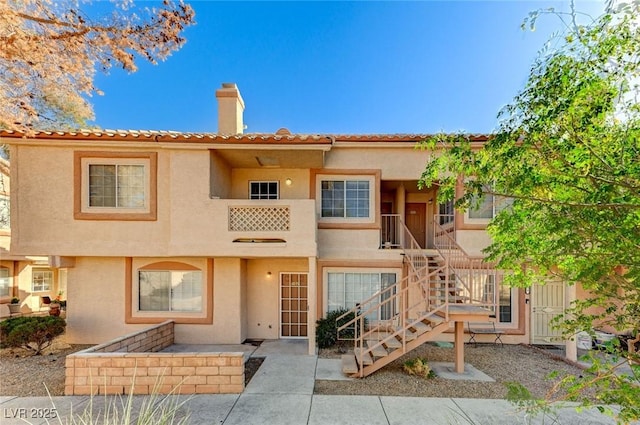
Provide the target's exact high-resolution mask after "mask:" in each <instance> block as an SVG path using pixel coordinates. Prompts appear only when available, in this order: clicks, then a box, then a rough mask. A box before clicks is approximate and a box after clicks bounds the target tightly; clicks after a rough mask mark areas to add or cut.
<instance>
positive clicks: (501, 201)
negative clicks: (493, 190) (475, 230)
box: [464, 194, 513, 224]
mask: <svg viewBox="0 0 640 425" xmlns="http://www.w3.org/2000/svg"><path fill="white" fill-rule="evenodd" d="M488 199H491V217H490V218H475V217H470V216H469V212H470V209H467V210H466V211H465V212H464V222H465V223H468V224H489V222H490V221H491V220H493V219H494V218H495V217H496V215H498V213H499V212H500V211H502V210H503V209H505V208H507V207H508V206H509V205H510V204H511V203H512V202H513V201H512V200H511V199H508V198H504V197H500V196H496V195H493V194H487V195H485V198H484V199H483V201H482V202H483V203H486V202H487V200H488Z"/></svg>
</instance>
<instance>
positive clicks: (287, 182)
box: [284, 178, 293, 186]
mask: <svg viewBox="0 0 640 425" xmlns="http://www.w3.org/2000/svg"><path fill="white" fill-rule="evenodd" d="M284 184H286V185H287V186H291V184H293V180H291V179H289V178H287V179H286V180H285V181H284Z"/></svg>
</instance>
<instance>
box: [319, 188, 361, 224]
mask: <svg viewBox="0 0 640 425" xmlns="http://www.w3.org/2000/svg"><path fill="white" fill-rule="evenodd" d="M320 188H321V216H322V217H338V218H368V217H370V216H371V211H370V182H369V180H322V181H321V184H320Z"/></svg>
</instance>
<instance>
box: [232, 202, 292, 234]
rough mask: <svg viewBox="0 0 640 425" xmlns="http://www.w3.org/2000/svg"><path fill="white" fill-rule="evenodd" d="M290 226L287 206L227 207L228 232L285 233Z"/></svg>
mask: <svg viewBox="0 0 640 425" xmlns="http://www.w3.org/2000/svg"><path fill="white" fill-rule="evenodd" d="M290 226H291V212H290V210H289V207H288V206H256V207H250V206H238V207H229V231H232V232H287V231H289V230H290Z"/></svg>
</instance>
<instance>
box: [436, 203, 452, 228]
mask: <svg viewBox="0 0 640 425" xmlns="http://www.w3.org/2000/svg"><path fill="white" fill-rule="evenodd" d="M454 203H455V202H454V200H453V199H451V200H449V201H446V202H445V203H443V204H438V215H439V216H440V217H439V222H438V224H439V225H440V226H444V227H447V226H448V225H451V224H452V223H454V222H455V208H454ZM443 210H444V212H443Z"/></svg>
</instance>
